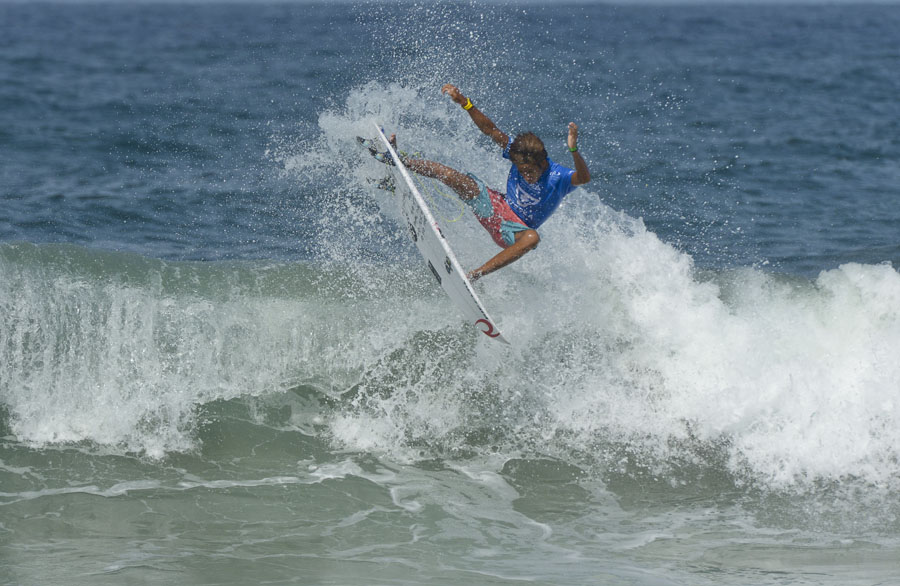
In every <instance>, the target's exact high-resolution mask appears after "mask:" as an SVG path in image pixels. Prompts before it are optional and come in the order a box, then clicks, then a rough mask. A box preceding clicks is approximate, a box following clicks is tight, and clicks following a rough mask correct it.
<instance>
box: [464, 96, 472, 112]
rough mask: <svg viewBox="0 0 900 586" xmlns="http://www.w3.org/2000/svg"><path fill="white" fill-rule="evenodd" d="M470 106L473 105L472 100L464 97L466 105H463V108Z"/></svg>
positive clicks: (468, 108) (469, 108)
mask: <svg viewBox="0 0 900 586" xmlns="http://www.w3.org/2000/svg"><path fill="white" fill-rule="evenodd" d="M472 106H473V104H472V100H470V99H469V98H466V105H465V106H463V110H471V109H472Z"/></svg>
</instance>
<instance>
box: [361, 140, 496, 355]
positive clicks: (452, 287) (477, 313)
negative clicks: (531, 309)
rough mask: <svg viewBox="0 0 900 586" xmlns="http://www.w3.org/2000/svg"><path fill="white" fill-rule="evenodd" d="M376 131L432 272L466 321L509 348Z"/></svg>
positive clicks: (411, 227)
mask: <svg viewBox="0 0 900 586" xmlns="http://www.w3.org/2000/svg"><path fill="white" fill-rule="evenodd" d="M375 128H376V130H377V131H378V137H379V138H380V139H381V141H382V142H383V143H384V147H385V149H387V152H389V153H390V154H391V157H393V160H394V163H395V167H394V168H395V169H396V172H397V173H399V174H400V176H401V177H402V179H403V180H402V181H394V184H395V191H394V193H395V194H396V195H397V199H398V201H399V202H400V210H401V212H402V213H403V218H404V219H405V220H406V223H407V228H408V229H409V235H410V237H411V238H412V239H413V242H414V243H415V244H416V248H418V250H419V253H420V254H421V255H422V257H423V258H424V260H425V262H426V263H427V266H428V269H429V271H430V272H431V274H432V275H434V278H435V279H436V280H437V282H438V284H440V286H441V288H442V289H443V290H444V291H445V292H446V293H447V295H448V296H449V297H450V300H451V301H452V302H453V304H454V305H456V307H457V309H459V311H460V312H461V313H462V314H463V317H464V318H465V319H466V320H468V321H469V322H470V323H471V324H472V325H473V326H475V327H476V328H477V329H478V330H479V331H481V332H482V333H483V334H485V335H486V336H487V337H489V338H491V339H492V340H497V341H498V342H502V343H504V344H509V342H508V341H507V340H506V339H505V338H504V337H503V335H502V334H501V333H500V329H499V328H498V327H497V325H496V324H495V323H494V320H492V319H491V318H490V316H488V313H487V310H485V308H484V304H482V302H481V300H480V299H479V298H478V295H477V294H476V293H475V289H474V288H473V287H472V283H471V281H469V279H468V278H467V277H466V273H465V271H463V269H462V266H461V265H460V264H459V261H458V260H456V255H455V254H453V250H452V249H451V248H450V243H449V242H448V241H447V239H446V238H445V237H444V234H443V232H441V227H440V225H438V222H437V220H435V219H434V215H433V214H432V213H431V210H430V209H429V208H428V204H427V203H426V202H425V198H423V197H422V194H421V193H420V192H419V190H418V188H417V187H416V184H415V183H414V182H413V180H412V176H411V175H410V172H409V170H408V169H407V168H406V167H405V166H404V165H403V163H402V162H401V161H400V157H399V156H397V152H396V151H395V150H394V147H393V146H391V143H390V142H389V141H388V139H387V137H386V136H385V135H384V132H382V130H381V127H380V126H379V125H378V124H375Z"/></svg>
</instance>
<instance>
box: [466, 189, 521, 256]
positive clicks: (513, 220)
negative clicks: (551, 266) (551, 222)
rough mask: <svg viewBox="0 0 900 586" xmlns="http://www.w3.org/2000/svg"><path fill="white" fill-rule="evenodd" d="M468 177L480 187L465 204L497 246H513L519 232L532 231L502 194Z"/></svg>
mask: <svg viewBox="0 0 900 586" xmlns="http://www.w3.org/2000/svg"><path fill="white" fill-rule="evenodd" d="M468 175H469V177H471V178H472V179H473V180H474V181H475V183H476V184H477V185H478V195H477V196H476V197H474V198H472V199H470V200H464V201H465V204H466V205H467V206H469V207H470V208H472V212H473V213H474V214H475V217H476V218H478V221H479V222H481V225H482V226H484V229H485V230H487V231H488V233H489V234H490V235H491V238H493V239H494V242H496V243H497V246H499V247H500V248H507V247H509V246H512V245H513V243H514V242H515V241H516V233H517V232H522V231H523V230H531V228H529V227H528V226H526V225H525V222H523V221H522V219H521V218H519V216H517V215H516V212H514V211H512V208H510V207H509V204H508V203H506V197H504V195H503V194H502V193H500V192H499V191H494V190H493V189H490V188H488V187H487V186H486V185H485V184H484V182H483V181H482V180H481V179H479V178H478V177H476V176H474V175H472V174H471V173H469V174H468Z"/></svg>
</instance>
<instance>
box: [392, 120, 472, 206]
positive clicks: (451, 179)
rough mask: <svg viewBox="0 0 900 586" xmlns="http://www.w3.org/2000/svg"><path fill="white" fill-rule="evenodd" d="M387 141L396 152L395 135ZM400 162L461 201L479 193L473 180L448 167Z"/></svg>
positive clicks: (420, 160) (405, 160) (424, 162)
mask: <svg viewBox="0 0 900 586" xmlns="http://www.w3.org/2000/svg"><path fill="white" fill-rule="evenodd" d="M388 140H389V141H390V143H391V146H392V147H394V150H397V135H396V134H392V135H391V137H390V139H388ZM400 160H402V161H403V164H404V165H406V168H407V169H409V170H410V171H412V172H413V173H417V174H419V175H422V176H423V177H430V178H431V179H437V180H438V181H440V182H441V183H443V184H444V185H446V186H447V187H449V188H450V189H452V190H453V191H454V192H456V195H458V196H459V197H460V199H462V200H463V201H469V200H470V199H474V198H475V197H478V194H479V193H481V188H480V186H479V185H478V183H476V182H475V180H474V179H472V178H471V177H469V176H468V175H466V174H465V173H460V172H459V171H457V170H456V169H454V168H453V167H448V166H447V165H443V164H441V163H438V162H436V161H429V160H426V159H413V158H409V157H402V156H401V158H400Z"/></svg>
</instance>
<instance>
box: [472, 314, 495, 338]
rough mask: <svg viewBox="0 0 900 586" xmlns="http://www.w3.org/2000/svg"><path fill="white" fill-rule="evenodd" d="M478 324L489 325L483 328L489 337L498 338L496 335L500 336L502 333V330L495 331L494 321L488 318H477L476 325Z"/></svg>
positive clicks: (483, 331)
mask: <svg viewBox="0 0 900 586" xmlns="http://www.w3.org/2000/svg"><path fill="white" fill-rule="evenodd" d="M478 324H484V325H486V326H487V329H485V330H481V333H482V334H484V335H485V336H487V337H488V338H496V337H498V336H499V335H500V332H495V331H494V324H492V323H491V322H489V321H488V320H486V319H484V318H481V319H479V320H477V321H476V322H475V325H476V326H477V325H478Z"/></svg>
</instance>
